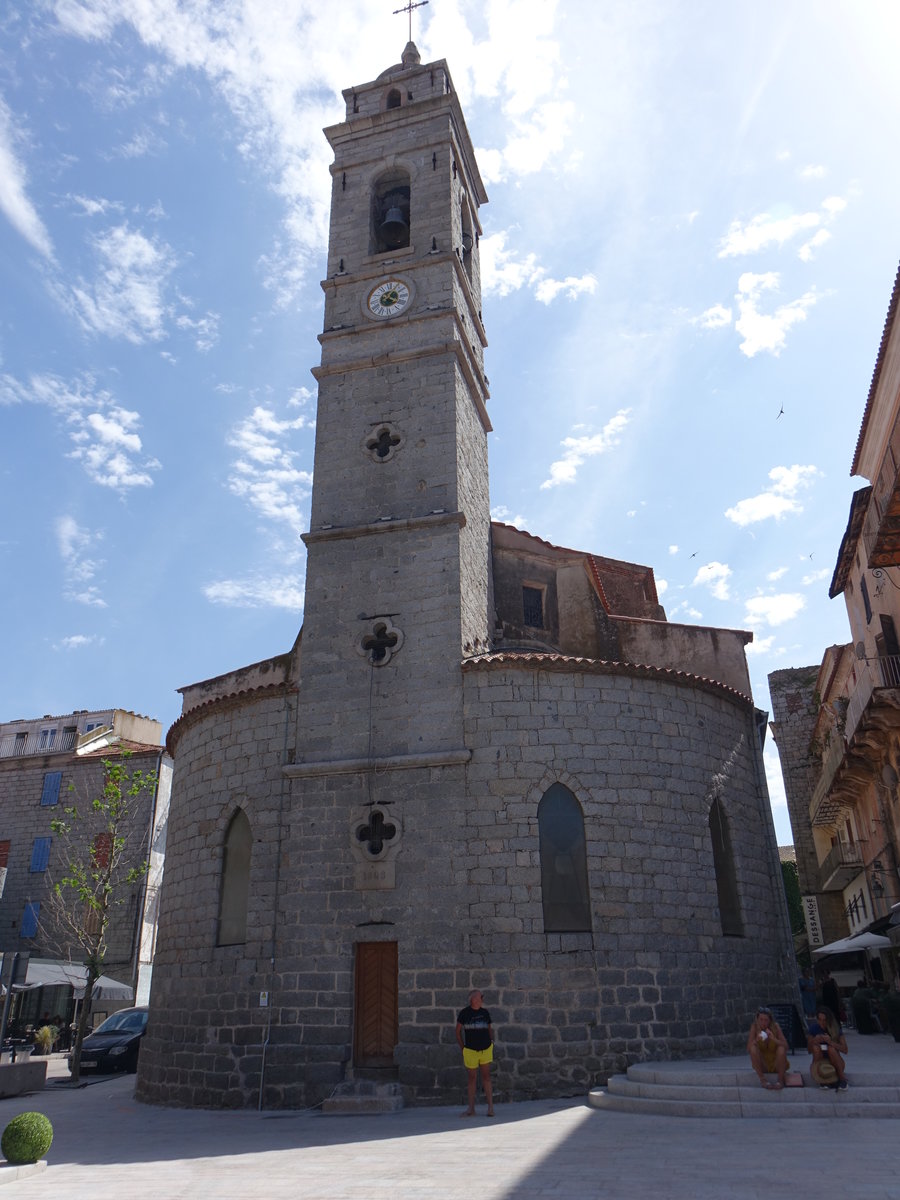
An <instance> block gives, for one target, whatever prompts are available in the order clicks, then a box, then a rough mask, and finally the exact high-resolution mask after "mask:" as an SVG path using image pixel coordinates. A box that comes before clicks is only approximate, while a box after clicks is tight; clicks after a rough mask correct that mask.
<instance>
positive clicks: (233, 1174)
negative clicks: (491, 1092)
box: [0, 1039, 900, 1200]
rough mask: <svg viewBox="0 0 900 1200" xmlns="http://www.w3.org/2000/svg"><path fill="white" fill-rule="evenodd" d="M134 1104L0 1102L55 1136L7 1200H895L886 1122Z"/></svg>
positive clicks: (890, 1127) (86, 1093) (127, 1093)
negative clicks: (42, 1166)
mask: <svg viewBox="0 0 900 1200" xmlns="http://www.w3.org/2000/svg"><path fill="white" fill-rule="evenodd" d="M880 1040H881V1039H879V1041H880ZM885 1041H886V1039H885ZM891 1046H892V1047H893V1043H891ZM885 1049H887V1047H886V1046H885ZM51 1073H52V1074H56V1075H59V1074H60V1071H59V1069H58V1067H57V1064H56V1063H54V1064H53V1069H52V1072H51ZM133 1089H134V1077H133V1076H126V1077H117V1078H101V1079H98V1080H92V1081H91V1082H90V1083H89V1084H87V1086H84V1087H82V1088H80V1089H78V1090H74V1091H73V1090H71V1089H68V1088H64V1087H60V1086H48V1087H47V1088H46V1089H45V1090H44V1091H43V1092H40V1093H37V1094H35V1095H32V1096H30V1097H24V1098H23V1097H16V1098H15V1099H9V1100H3V1101H0V1123H2V1124H4V1125H5V1123H6V1122H7V1121H8V1120H10V1119H11V1118H12V1117H13V1116H15V1115H16V1113H18V1112H24V1111H28V1110H32V1109H36V1110H39V1111H41V1112H44V1113H46V1115H47V1116H48V1117H49V1118H50V1120H51V1121H52V1122H53V1125H54V1130H55V1137H54V1143H53V1146H52V1147H51V1150H50V1153H49V1155H48V1159H49V1164H50V1165H49V1167H48V1168H47V1170H45V1171H43V1172H42V1173H39V1174H35V1175H33V1176H31V1177H30V1178H28V1179H24V1180H20V1181H17V1182H11V1183H9V1184H8V1185H6V1186H5V1187H3V1188H2V1191H0V1194H2V1197H3V1200H16V1198H18V1197H20V1196H21V1197H23V1198H27V1200H61V1198H64V1200H107V1198H109V1200H112V1198H113V1197H115V1200H181V1198H182V1197H184V1198H190V1200H199V1198H200V1197H206V1196H213V1197H215V1198H216V1200H252V1198H253V1197H257V1196H258V1197H259V1198H260V1200H282V1198H284V1200H463V1198H465V1200H473V1198H474V1200H537V1198H539V1197H540V1198H545V1197H553V1198H554V1200H562V1198H566V1200H578V1198H581V1197H585V1198H596V1200H619V1198H621V1200H643V1198H644V1197H652V1200H762V1198H763V1197H766V1198H768V1200H771V1198H773V1197H774V1198H775V1200H782V1198H787V1197H794V1196H797V1195H800V1194H801V1193H806V1192H811V1193H813V1194H815V1196H816V1197H817V1200H831V1198H834V1200H854V1198H856V1197H862V1196H864V1197H865V1200H900V1177H898V1172H897V1149H896V1148H897V1141H898V1134H900V1131H898V1129H897V1125H898V1122H894V1121H885V1120H852V1121H850V1120H847V1121H841V1120H838V1119H826V1120H796V1119H795V1120H791V1121H783V1122H780V1121H778V1120H777V1119H775V1120H768V1119H766V1120H752V1121H751V1120H739V1119H738V1120H720V1119H706V1120H701V1119H696V1120H692V1119H689V1118H681V1117H649V1116H637V1115H632V1114H625V1113H605V1112H600V1111H597V1110H594V1109H590V1108H588V1107H586V1105H585V1104H584V1103H583V1102H581V1101H534V1102H528V1103H522V1104H510V1105H503V1106H498V1108H497V1116H496V1118H495V1119H494V1120H488V1119H487V1118H486V1117H484V1116H483V1115H481V1114H479V1116H477V1117H476V1118H475V1119H474V1120H461V1119H460V1117H459V1113H460V1112H461V1107H460V1108H418V1109H416V1108H411V1109H405V1110H404V1111H403V1112H400V1113H397V1114H393V1115H390V1116H368V1117H326V1116H323V1115H321V1114H320V1113H318V1112H304V1113H268V1114H262V1115H261V1114H258V1113H255V1112H246V1111H242V1112H205V1111H184V1110H180V1109H164V1108H154V1107H148V1106H146V1105H141V1104H137V1103H136V1102H135V1100H134V1099H133V1095H132V1093H133ZM482 1112H483V1108H482ZM0 1175H2V1172H0ZM0 1182H2V1178H0Z"/></svg>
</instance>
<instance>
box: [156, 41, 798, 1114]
mask: <svg viewBox="0 0 900 1200" xmlns="http://www.w3.org/2000/svg"><path fill="white" fill-rule="evenodd" d="M344 96H345V99H346V116H345V119H344V121H343V122H342V123H341V124H339V125H335V126H332V127H331V128H329V129H327V130H326V131H325V132H326V136H327V137H328V140H329V142H330V144H331V146H332V148H333V150H334V164H333V166H332V168H331V174H332V203H331V228H330V236H329V244H328V269H327V278H326V279H325V281H324V282H323V284H322V287H323V291H324V293H325V319H324V329H323V332H322V334H321V337H320V341H321V345H322V357H321V364H320V365H319V366H318V367H317V368H315V370H314V371H313V374H314V375H315V377H316V379H317V381H318V388H319V390H318V423H317V431H316V451H315V484H314V489H313V497H312V511H311V519H310V530H309V533H307V534H306V535H305V537H304V541H305V543H306V547H307V552H308V560H307V562H308V565H307V582H306V606H305V613H304V623H303V628H302V631H301V633H300V635H299V636H298V638H297V641H296V643H295V644H294V646H293V647H292V648H291V649H290V650H289V651H288V652H287V653H285V654H282V655H279V656H277V657H274V658H271V659H268V660H266V661H264V662H260V663H255V664H253V665H251V666H248V667H245V668H242V669H240V670H236V671H232V672H230V673H228V674H225V675H221V676H219V677H218V678H215V679H211V680H207V681H205V682H202V683H197V684H194V685H192V686H189V687H185V688H183V689H182V695H183V711H182V715H181V716H180V718H179V719H178V720H177V721H176V722H175V724H174V726H173V727H172V729H171V730H170V732H169V738H168V746H169V750H170V752H172V753H173V755H174V757H175V764H176V766H175V780H174V790H173V796H172V804H171V816H170V825H169V851H168V857H167V861H166V872H165V882H164V886H163V894H162V900H161V913H160V930H159V940H158V947H157V954H156V962H155V967H154V976H153V991H152V998H151V1017H150V1024H149V1029H148V1033H147V1037H146V1041H145V1045H144V1049H143V1050H142V1053H141V1066H140V1073H139V1079H138V1095H139V1097H140V1098H141V1099H143V1100H146V1101H151V1102H157V1103H168V1104H182V1105H196V1106H233V1107H237V1106H245V1105H246V1106H252V1105H257V1104H258V1105H260V1106H261V1107H292V1106H293V1107H296V1106H304V1105H311V1104H316V1103H318V1102H320V1101H323V1100H325V1099H326V1098H328V1097H329V1096H331V1095H332V1094H333V1093H334V1092H335V1090H336V1089H338V1088H339V1087H343V1088H347V1087H348V1086H352V1081H359V1080H364V1081H368V1082H369V1083H371V1081H373V1080H375V1081H379V1080H380V1081H385V1082H387V1083H389V1084H391V1085H392V1087H393V1089H394V1091H395V1092H397V1093H399V1092H402V1094H403V1095H404V1096H405V1098H406V1099H407V1100H408V1101H410V1102H416V1103H428V1102H432V1103H433V1102H448V1101H454V1100H456V1099H458V1098H459V1097H460V1096H461V1094H462V1089H463V1088H464V1072H463V1070H462V1066H461V1062H460V1059H459V1053H458V1049H457V1046H456V1042H455V1039H454V1034H453V1026H454V1022H455V1015H456V1013H457V1011H458V1010H459V1009H460V1008H461V1007H463V1006H464V1005H465V1003H466V998H467V993H468V992H469V990H470V989H471V988H473V987H477V988H480V989H481V990H483V992H484V995H485V1003H486V1005H487V1007H488V1008H489V1009H490V1011H491V1013H492V1015H493V1020H494V1025H495V1028H496V1033H497V1045H496V1048H495V1068H494V1079H495V1095H497V1096H498V1097H499V1098H501V1099H517V1098H527V1097H535V1096H551V1095H571V1094H575V1093H578V1092H584V1091H586V1090H587V1089H588V1088H589V1087H590V1086H591V1085H593V1084H595V1083H597V1082H600V1081H604V1080H605V1079H606V1077H607V1075H608V1074H610V1073H612V1072H614V1071H617V1070H621V1069H622V1068H623V1067H624V1066H625V1065H626V1064H627V1063H629V1062H633V1061H635V1060H637V1059H641V1058H648V1057H660V1058H677V1057H681V1056H685V1055H690V1054H693V1053H697V1052H701V1051H702V1052H713V1051H717V1050H720V1051H733V1050H734V1049H735V1048H736V1047H738V1046H740V1045H741V1044H742V1042H743V1037H744V1036H745V1031H746V1028H747V1026H748V1023H749V1020H750V1017H751V1014H752V1012H753V1011H754V1009H755V1006H756V1005H757V1003H759V1002H760V1001H763V1000H777V999H786V998H790V997H791V996H793V992H794V971H793V956H792V953H791V947H790V941H789V936H788V933H787V919H786V912H785V906H784V898H783V891H782V884H781V875H780V870H779V865H778V858H777V852H776V845H775V836H774V831H773V827H772V820H771V815H770V811H769V805H768V797H767V792H766V786H765V781H764V773H763V762H762V738H763V736H764V730H765V719H764V715H763V714H761V713H760V712H758V711H757V710H756V709H755V708H754V705H753V701H752V699H751V697H750V684H749V676H748V671H747V664H746V659H745V654H744V646H745V644H746V643H747V642H748V641H749V640H750V636H751V635H750V634H748V633H743V632H739V631H734V630H727V629H712V628H704V627H700V626H688V625H676V624H671V623H669V622H667V620H666V616H665V612H664V611H663V609H662V607H661V606H660V603H659V600H658V597H657V593H656V585H655V582H654V577H653V571H652V570H651V569H650V568H649V567H643V566H638V565H635V564H633V563H625V562H619V561H616V560H614V559H610V558H605V557H602V556H601V555H598V554H593V553H588V552H584V551H579V550H571V549H567V548H565V547H562V546H555V545H551V544H550V543H548V542H546V541H543V540H542V539H540V538H537V537H534V536H531V535H530V534H528V533H524V532H521V531H519V530H517V529H515V528H512V527H510V526H508V525H503V524H497V523H492V522H491V519H490V511H489V500H488V455H487V435H488V433H489V432H490V430H491V425H490V419H489V415H488V413H489V403H488V402H489V395H488V382H487V378H486V376H485V367H484V349H485V346H486V344H487V338H486V334H485V325H484V321H483V317H482V309H481V286H480V273H479V237H480V232H481V226H480V222H479V209H480V207H481V205H483V204H484V203H485V202H486V200H487V196H486V194H485V190H484V186H483V184H482V181H481V178H480V176H479V173H478V165H477V163H476V161H475V156H474V153H473V149H472V143H471V141H470V138H469V134H468V132H467V129H466V124H465V120H464V118H463V113H462V110H461V108H460V104H459V100H458V98H457V96H456V93H455V92H454V89H453V84H452V81H451V78H450V74H449V71H448V69H447V64H446V62H444V61H438V62H433V63H429V64H422V63H421V61H420V56H419V53H418V51H417V50H416V47H415V46H414V45H413V44H412V43H409V44H408V45H407V47H406V49H405V51H404V54H403V59H402V62H400V63H399V64H397V65H396V66H393V67H391V68H389V69H388V70H387V71H384V72H382V74H381V75H379V76H378V78H377V79H376V80H374V82H371V83H366V84H363V85H361V86H359V87H355V88H352V89H349V90H347V91H345V92H344Z"/></svg>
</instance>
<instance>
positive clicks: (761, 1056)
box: [747, 1006, 790, 1091]
mask: <svg viewBox="0 0 900 1200" xmlns="http://www.w3.org/2000/svg"><path fill="white" fill-rule="evenodd" d="M787 1051H788V1044H787V1038H786V1037H785V1036H784V1034H783V1033H782V1032H781V1026H780V1025H779V1024H778V1022H777V1021H776V1020H775V1019H774V1017H773V1016H772V1010H771V1009H770V1008H765V1007H762V1006H761V1007H760V1008H758V1009H757V1010H756V1018H755V1020H754V1021H753V1024H752V1025H751V1026H750V1033H749V1034H748V1036H747V1053H748V1054H749V1055H750V1064H751V1066H752V1067H753V1070H754V1071H755V1072H756V1074H757V1075H758V1076H759V1082H760V1084H761V1085H762V1086H763V1087H764V1088H766V1089H768V1090H769V1091H781V1089H782V1088H783V1087H784V1076H785V1073H786V1072H787V1069H788V1067H789V1065H790V1064H789V1063H788V1057H787ZM767 1074H768V1075H771V1074H775V1075H777V1076H778V1082H777V1083H772V1082H770V1081H769V1080H768V1079H766V1075H767Z"/></svg>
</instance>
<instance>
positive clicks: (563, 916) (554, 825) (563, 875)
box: [537, 783, 591, 933]
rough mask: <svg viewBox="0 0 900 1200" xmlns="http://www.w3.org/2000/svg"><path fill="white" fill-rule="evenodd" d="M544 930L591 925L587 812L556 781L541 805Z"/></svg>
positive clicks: (567, 930)
mask: <svg viewBox="0 0 900 1200" xmlns="http://www.w3.org/2000/svg"><path fill="white" fill-rule="evenodd" d="M537 816H538V832H539V835H540V847H541V897H542V899H543V902H544V932H545V933H578V932H583V931H585V930H587V931H589V930H590V928H591V897H590V891H589V889H588V875H587V852H586V846H585V838H584V814H583V813H582V811H581V805H580V804H579V803H578V801H577V800H576V798H575V797H574V796H573V795H572V793H571V792H570V791H569V789H568V788H567V787H565V786H564V785H563V784H561V783H554V784H553V785H552V786H551V787H549V788H548V789H547V791H546V792H545V793H544V795H543V796H542V797H541V802H540V804H539V805H538V812H537Z"/></svg>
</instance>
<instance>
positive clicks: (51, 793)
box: [41, 771, 62, 807]
mask: <svg viewBox="0 0 900 1200" xmlns="http://www.w3.org/2000/svg"><path fill="white" fill-rule="evenodd" d="M61 783H62V771H48V772H47V774H46V775H45V776H44V788H43V791H42V792H41V804H42V805H43V806H45V807H46V806H47V805H50V804H58V803H59V785H60V784H61Z"/></svg>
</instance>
